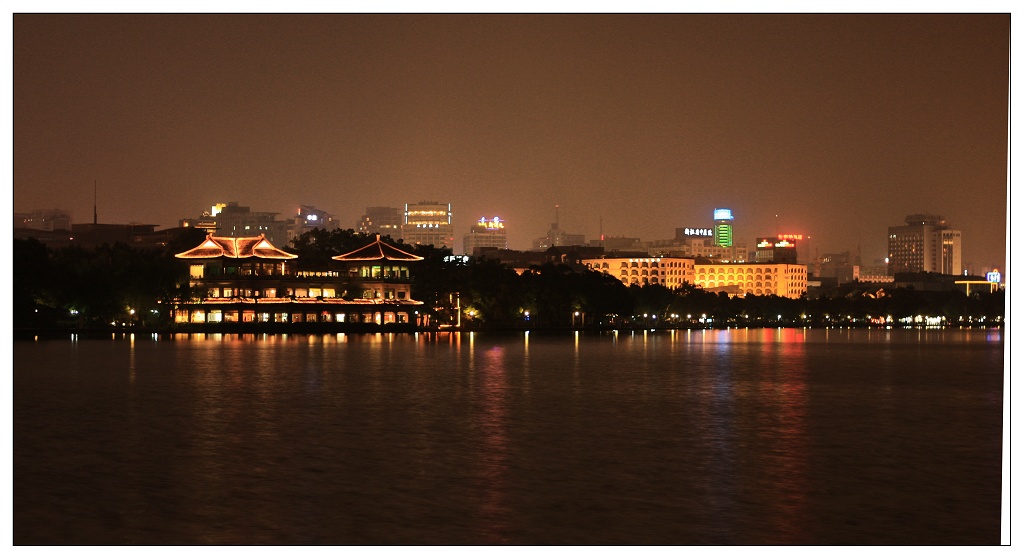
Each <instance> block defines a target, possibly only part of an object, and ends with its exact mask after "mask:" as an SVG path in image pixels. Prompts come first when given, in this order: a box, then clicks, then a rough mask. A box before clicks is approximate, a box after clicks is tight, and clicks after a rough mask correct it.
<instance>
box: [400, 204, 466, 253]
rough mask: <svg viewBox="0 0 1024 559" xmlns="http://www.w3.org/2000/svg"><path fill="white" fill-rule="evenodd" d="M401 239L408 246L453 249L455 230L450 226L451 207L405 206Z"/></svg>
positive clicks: (433, 205) (442, 205)
mask: <svg viewBox="0 0 1024 559" xmlns="http://www.w3.org/2000/svg"><path fill="white" fill-rule="evenodd" d="M402 239H403V240H404V242H405V243H406V244H410V245H434V247H436V248H441V247H447V248H454V247H455V229H454V227H453V226H452V205H451V204H442V203H438V202H420V203H418V204H406V205H405V221H404V223H403V224H402Z"/></svg>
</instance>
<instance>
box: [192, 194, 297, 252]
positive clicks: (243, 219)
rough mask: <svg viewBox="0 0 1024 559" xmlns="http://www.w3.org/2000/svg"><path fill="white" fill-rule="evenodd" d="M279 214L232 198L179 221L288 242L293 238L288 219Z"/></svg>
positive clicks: (212, 231) (211, 230) (210, 230)
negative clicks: (283, 218)
mask: <svg viewBox="0 0 1024 559" xmlns="http://www.w3.org/2000/svg"><path fill="white" fill-rule="evenodd" d="M277 215H278V212H254V211H252V210H250V209H249V206H239V205H238V202H228V203H226V204H216V205H214V206H212V207H211V208H210V210H209V211H204V212H203V213H202V215H201V216H199V217H198V218H184V219H182V220H180V221H179V222H178V224H179V225H180V226H181V227H196V228H199V229H205V230H206V231H207V232H208V233H210V234H215V235H218V236H222V237H255V236H257V235H263V236H264V237H266V239H267V240H268V241H270V242H271V243H275V244H279V245H285V244H287V243H288V242H289V241H290V240H291V239H289V238H288V222H286V221H281V220H279V219H277Z"/></svg>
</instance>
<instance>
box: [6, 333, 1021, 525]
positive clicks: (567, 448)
mask: <svg viewBox="0 0 1024 559" xmlns="http://www.w3.org/2000/svg"><path fill="white" fill-rule="evenodd" d="M828 336H830V337H831V341H830V342H829V343H828V344H826V343H823V341H824V340H825V339H826V337H828ZM918 338H919V333H918V332H916V331H910V330H908V331H903V330H892V331H885V332H883V331H876V332H868V331H858V330H849V329H844V330H839V329H836V330H832V331H830V332H829V331H821V330H817V331H816V330H804V329H769V330H758V329H733V330H728V331H716V330H692V331H679V332H677V333H667V332H666V333H660V332H635V333H629V334H627V333H625V332H623V333H621V334H620V333H615V332H612V333H610V334H604V335H592V334H585V333H582V332H580V333H578V334H575V333H574V335H573V338H572V339H570V338H569V336H568V335H564V334H563V335H557V336H556V335H547V334H544V335H539V334H537V333H535V332H534V333H523V334H522V338H521V339H520V338H519V337H518V335H507V334H506V335H490V334H480V333H477V334H473V335H470V334H468V333H452V332H441V333H423V334H410V335H401V334H394V335H390V334H389V335H380V336H377V335H372V334H365V335H364V334H348V335H341V336H338V335H334V334H331V335H327V336H315V337H313V338H309V337H307V336H306V335H304V334H303V335H291V336H288V337H285V336H273V335H270V336H264V335H257V336H252V337H245V336H241V335H227V336H213V335H192V336H185V337H180V336H171V337H169V338H164V339H165V340H170V342H169V343H168V342H167V341H154V343H143V342H142V340H143V338H137V337H136V338H132V337H130V336H125V337H121V338H118V339H115V340H114V341H110V340H106V339H102V340H79V341H69V340H68V339H67V338H65V339H63V340H60V341H59V342H55V341H50V342H36V343H32V342H29V341H26V342H23V343H21V345H19V346H17V347H16V350H15V351H16V361H15V363H16V370H15V375H14V384H15V396H16V398H15V399H16V406H15V417H14V420H15V421H14V425H15V444H14V445H13V448H14V451H15V460H14V464H15V476H14V480H15V486H16V489H17V495H16V497H17V498H16V499H15V514H16V518H17V520H18V522H16V523H15V542H16V543H24V544H32V543H46V542H50V543H53V542H55V541H60V542H61V543H78V542H88V543H93V542H94V543H107V544H110V543H114V544H116V543H127V544H146V543H161V544H163V543H166V544H175V543H177V544H226V543H235V544H259V543H270V544H388V543H392V544H428V545H430V544H489V543H510V544H531V543H550V542H557V543H563V542H564V543H580V544H616V543H633V544H645V543H654V544H658V543H665V544H680V545H685V544H806V543H817V544H829V543H862V544H877V543H900V542H901V541H904V542H906V543H921V542H923V543H967V544H969V543H981V544H984V543H991V542H993V541H994V539H995V540H997V539H998V529H995V530H993V529H992V528H990V526H992V525H998V521H999V505H1000V501H999V471H1000V465H1001V464H1000V454H999V452H1000V450H999V440H1000V436H1001V430H1000V428H1001V427H1000V417H999V414H998V409H999V407H998V406H999V405H1000V398H999V396H1000V395H1001V387H1002V369H1001V366H1002V357H1003V354H1002V340H1001V338H1000V336H999V335H998V332H997V333H995V334H994V333H993V332H990V331H985V330H980V329H975V330H973V331H970V330H963V331H959V330H958V331H951V332H946V333H942V332H933V331H929V332H928V333H927V334H926V335H925V337H924V338H923V339H921V341H920V342H918ZM666 344H667V346H666ZM126 352H127V355H126ZM520 360H521V361H522V362H520ZM24 496H28V497H24ZM993 523H994V524H993Z"/></svg>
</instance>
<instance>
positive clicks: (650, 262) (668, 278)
mask: <svg viewBox="0 0 1024 559" xmlns="http://www.w3.org/2000/svg"><path fill="white" fill-rule="evenodd" d="M583 264H584V265H585V266H586V267H587V268H590V269H591V270H594V271H597V272H603V273H605V274H608V275H610V276H612V277H614V278H618V279H619V281H621V282H622V283H623V284H625V285H640V286H643V285H663V286H665V287H667V288H669V289H676V288H678V287H682V286H683V284H686V283H689V284H693V283H694V266H695V265H694V261H693V259H692V258H671V257H662V258H657V257H652V258H591V259H585V260H583Z"/></svg>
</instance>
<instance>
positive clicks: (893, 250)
mask: <svg viewBox="0 0 1024 559" xmlns="http://www.w3.org/2000/svg"><path fill="white" fill-rule="evenodd" d="M905 221H906V225H897V226H895V227H890V228H889V273H890V274H899V273H905V272H935V273H939V274H949V275H959V274H961V273H962V272H963V269H962V267H961V260H962V258H961V253H960V246H961V245H960V231H956V230H952V229H950V228H949V226H948V224H947V223H946V220H945V219H943V217H942V216H940V215H931V214H912V215H908V216H907V217H906V220H905Z"/></svg>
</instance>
